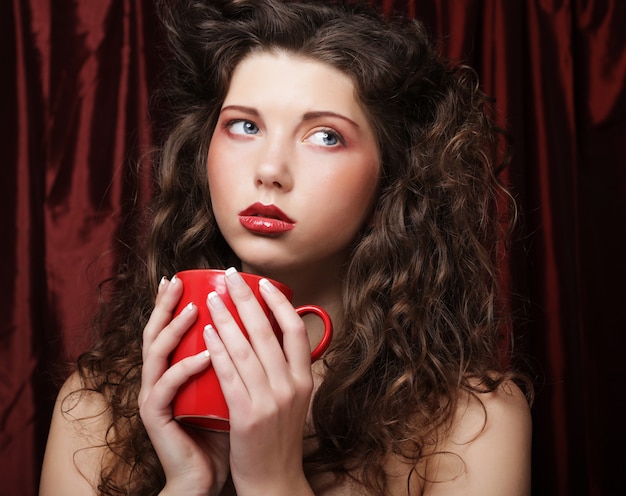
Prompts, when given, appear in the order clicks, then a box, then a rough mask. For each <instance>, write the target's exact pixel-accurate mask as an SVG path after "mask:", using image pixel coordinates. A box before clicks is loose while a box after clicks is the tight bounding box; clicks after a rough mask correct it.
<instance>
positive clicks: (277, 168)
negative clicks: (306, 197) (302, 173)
mask: <svg viewBox="0 0 626 496" xmlns="http://www.w3.org/2000/svg"><path fill="white" fill-rule="evenodd" d="M292 159H293V154H292V153H291V150H290V145H289V143H288V142H287V140H285V139H282V138H281V137H280V136H274V137H268V138H267V139H266V141H265V143H264V146H263V147H262V149H261V150H260V153H259V156H258V161H257V164H256V170H255V175H254V181H255V184H256V186H257V187H259V188H277V189H280V190H282V191H289V190H291V188H292V187H293V176H292V170H291V165H290V164H291V160H292Z"/></svg>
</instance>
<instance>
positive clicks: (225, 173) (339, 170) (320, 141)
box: [208, 53, 379, 280]
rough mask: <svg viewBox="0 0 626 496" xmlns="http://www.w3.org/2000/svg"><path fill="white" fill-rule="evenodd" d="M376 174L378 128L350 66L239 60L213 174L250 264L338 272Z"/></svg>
mask: <svg viewBox="0 0 626 496" xmlns="http://www.w3.org/2000/svg"><path fill="white" fill-rule="evenodd" d="M378 177H379V153H378V148H377V144H376V139H375V136H374V132H373V130H372V127H371V126H370V124H369V122H368V120H367V119H366V116H365V113H364V111H363V109H362V108H361V106H360V104H359V103H358V101H357V100H356V97H355V88H354V85H353V83H352V81H351V79H350V78H349V77H348V76H346V75H345V74H343V73H342V72H340V71H338V70H337V69H335V68H333V67H331V66H329V65H326V64H323V63H321V62H317V61H313V60H309V59H305V58H302V57H297V56H292V55H288V54H285V53H280V54H276V53H260V54H253V55H251V56H249V57H247V58H245V59H244V60H243V61H242V62H241V63H240V64H239V65H238V66H237V67H236V69H235V71H234V73H233V76H232V80H231V83H230V88H229V90H228V93H227V95H226V98H225V101H224V104H223V106H222V109H221V113H220V115H219V119H218V122H217V126H216V128H215V132H214V134H213V137H212V140H211V144H210V147H209V153H208V178H209V189H210V193H211V201H212V207H213V211H214V212H215V217H216V220H217V223H218V226H219V228H220V231H221V232H222V234H223V236H224V238H225V239H226V241H227V242H228V244H229V245H230V247H231V248H232V249H233V251H234V252H235V254H236V255H237V256H238V257H239V258H240V259H241V261H242V268H243V269H244V270H246V271H249V272H257V273H263V274H264V275H267V276H271V277H277V278H280V277H282V278H283V280H285V277H284V276H281V275H282V274H285V275H286V274H289V275H291V276H296V277H297V274H300V273H303V272H302V271H307V272H308V273H309V274H316V275H319V276H322V277H323V276H324V274H328V275H331V274H337V273H338V272H339V270H340V267H341V265H342V264H343V263H344V262H345V259H346V256H347V253H348V250H349V248H350V245H351V244H352V242H353V241H354V239H355V237H356V236H357V234H358V232H359V231H360V230H361V228H362V227H363V226H364V224H366V223H367V222H368V220H369V218H370V215H371V211H372V206H373V203H374V201H375V196H376V192H377V186H378ZM331 271H332V272H331ZM290 278H291V277H290Z"/></svg>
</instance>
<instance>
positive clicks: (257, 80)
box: [224, 52, 365, 118]
mask: <svg viewBox="0 0 626 496" xmlns="http://www.w3.org/2000/svg"><path fill="white" fill-rule="evenodd" d="M244 101H245V103H246V104H247V105H253V106H263V105H268V104H270V103H272V104H277V103H278V102H281V103H282V105H283V106H292V107H293V108H298V109H302V108H305V107H309V108H308V109H307V110H333V111H339V112H342V111H343V112H346V113H349V114H351V115H358V116H360V117H362V118H365V114H364V112H363V109H362V107H361V105H360V103H359V101H358V97H357V94H356V89H355V85H354V83H353V81H352V79H351V78H350V77H349V76H348V75H346V74H344V73H343V72H341V71H340V70H339V69H336V68H335V67H332V66H331V65H329V64H326V63H324V62H320V61H317V60H313V59H310V58H306V57H302V56H298V55H294V54H290V53H286V52H260V53H253V54H250V55H248V56H247V57H245V58H244V59H243V60H242V61H241V62H240V63H239V64H238V65H237V66H236V67H235V70H234V71H233V74H232V78H231V81H230V85H229V89H228V92H227V95H226V99H225V102H224V105H229V104H243V103H244ZM320 107H324V108H320Z"/></svg>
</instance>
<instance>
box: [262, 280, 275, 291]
mask: <svg viewBox="0 0 626 496" xmlns="http://www.w3.org/2000/svg"><path fill="white" fill-rule="evenodd" d="M259 286H261V288H262V289H265V290H266V291H267V292H269V293H273V292H275V291H276V286H274V285H273V284H272V283H271V282H269V281H268V280H267V279H265V278H263V279H261V280H260V281H259Z"/></svg>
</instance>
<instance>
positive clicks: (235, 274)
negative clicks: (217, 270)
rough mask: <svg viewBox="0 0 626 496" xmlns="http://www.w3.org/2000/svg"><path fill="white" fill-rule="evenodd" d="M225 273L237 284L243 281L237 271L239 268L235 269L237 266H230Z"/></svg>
mask: <svg viewBox="0 0 626 496" xmlns="http://www.w3.org/2000/svg"><path fill="white" fill-rule="evenodd" d="M224 275H226V277H228V279H229V280H230V281H232V282H234V283H235V284H241V283H242V282H243V278H242V277H241V275H240V274H239V272H237V269H235V267H229V268H228V269H226V272H224Z"/></svg>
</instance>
